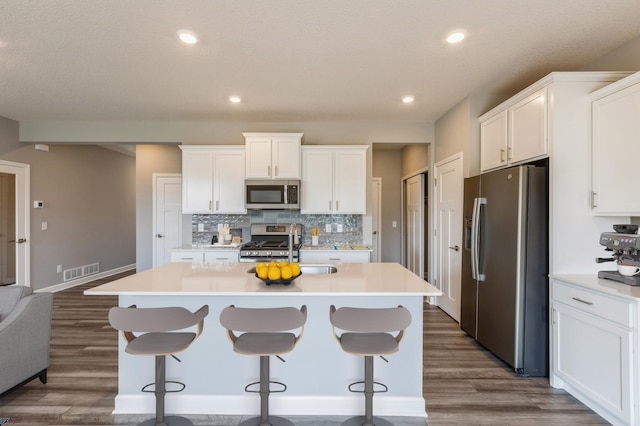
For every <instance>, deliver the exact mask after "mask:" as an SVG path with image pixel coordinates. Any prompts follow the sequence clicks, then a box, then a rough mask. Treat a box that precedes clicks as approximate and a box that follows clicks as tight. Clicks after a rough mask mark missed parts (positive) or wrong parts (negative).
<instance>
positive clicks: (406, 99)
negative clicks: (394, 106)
mask: <svg viewBox="0 0 640 426" xmlns="http://www.w3.org/2000/svg"><path fill="white" fill-rule="evenodd" d="M413 101H414V98H413V96H403V97H402V102H404V103H405V104H410V103H411V102H413Z"/></svg>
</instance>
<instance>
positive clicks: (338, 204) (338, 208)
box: [336, 200, 340, 211]
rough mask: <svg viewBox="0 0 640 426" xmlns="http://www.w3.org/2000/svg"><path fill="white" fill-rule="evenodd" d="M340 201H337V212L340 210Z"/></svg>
mask: <svg viewBox="0 0 640 426" xmlns="http://www.w3.org/2000/svg"><path fill="white" fill-rule="evenodd" d="M339 206H340V201H338V200H336V211H338V210H340V207H339Z"/></svg>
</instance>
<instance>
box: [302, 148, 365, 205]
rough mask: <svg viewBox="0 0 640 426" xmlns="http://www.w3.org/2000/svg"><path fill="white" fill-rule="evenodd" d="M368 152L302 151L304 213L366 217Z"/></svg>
mask: <svg viewBox="0 0 640 426" xmlns="http://www.w3.org/2000/svg"><path fill="white" fill-rule="evenodd" d="M367 148H368V147H367V146H353V145H349V146H328V145H325V146H323V145H314V146H310V145H308V146H304V147H302V189H301V196H302V203H301V205H300V211H301V213H314V214H365V213H366V210H367V196H366V194H367V180H366V175H367V173H366V172H367V157H366V153H367Z"/></svg>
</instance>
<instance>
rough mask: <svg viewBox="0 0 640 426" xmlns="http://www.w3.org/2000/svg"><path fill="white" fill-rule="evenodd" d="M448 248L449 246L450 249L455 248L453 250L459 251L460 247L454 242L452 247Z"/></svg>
mask: <svg viewBox="0 0 640 426" xmlns="http://www.w3.org/2000/svg"><path fill="white" fill-rule="evenodd" d="M449 248H450V249H451V250H455V251H459V250H460V247H459V246H458V245H457V244H456V245H455V246H453V247H449Z"/></svg>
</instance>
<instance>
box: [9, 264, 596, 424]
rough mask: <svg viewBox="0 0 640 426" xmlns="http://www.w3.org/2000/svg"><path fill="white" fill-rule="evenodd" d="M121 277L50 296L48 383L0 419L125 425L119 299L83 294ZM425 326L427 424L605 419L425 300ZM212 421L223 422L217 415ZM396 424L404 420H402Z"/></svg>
mask: <svg viewBox="0 0 640 426" xmlns="http://www.w3.org/2000/svg"><path fill="white" fill-rule="evenodd" d="M126 275H128V273H123V274H119V275H117V276H115V277H112V278H106V279H100V280H97V281H94V282H92V283H89V284H85V285H81V286H78V287H75V288H71V289H67V290H64V291H61V292H59V293H56V294H55V295H54V310H53V320H52V336H51V365H50V368H49V377H48V383H47V384H46V385H43V384H41V383H40V381H39V380H34V381H32V382H30V383H28V384H27V385H25V386H23V387H22V388H20V389H17V390H16V391H14V392H12V393H10V394H9V395H6V396H5V397H3V398H1V399H0V417H11V420H10V422H9V423H8V424H7V426H31V425H38V426H42V425H47V426H54V425H55V426H80V425H84V426H89V425H92V426H93V425H95V426H98V425H115V424H127V423H126V421H125V422H124V423H123V420H122V419H119V418H114V417H113V416H112V415H111V412H112V410H113V408H114V405H113V402H114V398H115V396H116V392H117V381H118V369H117V366H118V360H117V356H118V351H117V345H118V339H119V336H118V333H117V332H116V331H115V330H113V329H112V328H111V327H110V326H109V323H108V321H107V313H108V310H109V308H111V307H112V306H115V305H117V303H118V299H117V297H116V296H100V297H98V296H84V295H83V292H84V290H85V289H87V288H91V287H94V286H96V285H100V284H104V283H106V282H109V281H111V280H112V279H117V278H121V277H123V276H126ZM423 324H424V371H423V377H424V386H423V389H424V396H425V400H426V408H427V412H428V415H429V417H428V423H429V426H438V425H518V426H529V425H531V426H533V425H535V426H539V425H583V426H590V425H603V424H607V422H605V421H604V420H603V419H602V418H601V417H599V416H598V415H596V414H595V413H593V412H592V411H591V410H589V409H588V408H587V407H585V406H584V405H583V404H581V403H580V402H579V401H577V400H576V399H575V398H573V397H571V395H569V394H567V393H566V392H564V391H562V390H557V389H553V388H551V387H550V386H549V381H548V379H547V378H523V377H520V376H518V375H516V374H515V373H514V372H513V371H511V369H510V368H508V367H507V366H506V365H505V364H504V363H503V362H502V361H500V360H499V359H497V358H496V357H495V356H493V355H492V354H491V353H489V352H488V351H486V350H485V349H484V348H482V347H481V346H480V345H478V344H477V343H476V342H475V341H474V340H473V339H471V338H470V337H469V336H468V335H467V334H466V333H465V332H464V331H462V330H461V329H460V327H459V326H458V324H457V323H456V322H455V321H453V320H452V319H451V318H450V317H449V316H447V315H446V314H444V313H443V312H442V311H441V310H440V309H438V308H436V307H433V306H430V305H426V306H425V310H424V318H423ZM400 350H402V347H401V348H400ZM374 407H375V404H374ZM220 421H222V423H220ZM199 424H207V423H206V422H205V423H199ZM212 424H216V425H225V426H228V425H226V423H225V421H224V419H223V420H220V419H219V418H218V419H217V420H216V421H215V422H214V423H212ZM230 424H231V423H230ZM304 424H305V425H312V424H313V421H311V422H309V421H305V422H304ZM325 424H326V423H325ZM412 424H413V423H412ZM396 425H397V426H404V425H402V423H401V420H400V422H399V421H396Z"/></svg>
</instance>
